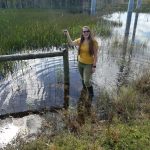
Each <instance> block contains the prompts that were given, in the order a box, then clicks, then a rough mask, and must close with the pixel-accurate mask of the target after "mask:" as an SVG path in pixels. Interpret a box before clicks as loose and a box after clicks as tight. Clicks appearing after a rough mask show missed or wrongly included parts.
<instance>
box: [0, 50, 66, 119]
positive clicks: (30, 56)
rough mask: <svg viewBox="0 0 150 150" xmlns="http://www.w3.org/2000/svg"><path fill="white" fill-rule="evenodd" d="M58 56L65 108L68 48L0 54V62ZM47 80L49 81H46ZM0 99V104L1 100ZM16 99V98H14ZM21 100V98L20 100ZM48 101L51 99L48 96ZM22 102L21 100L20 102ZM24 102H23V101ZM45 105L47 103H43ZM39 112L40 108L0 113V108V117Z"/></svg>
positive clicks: (0, 111)
mask: <svg viewBox="0 0 150 150" xmlns="http://www.w3.org/2000/svg"><path fill="white" fill-rule="evenodd" d="M58 56H62V57H63V68H64V69H63V71H64V72H63V73H64V81H63V82H64V89H63V91H64V104H63V107H64V108H67V107H68V103H69V98H68V95H69V59H68V49H67V48H64V49H63V50H62V51H59V52H58V51H57V52H41V53H30V54H12V55H1V56H0V62H7V61H17V60H29V59H38V58H50V57H58ZM47 82H49V81H47ZM0 100H1V101H3V99H2V98H1V99H0ZM1 101H0V104H2V102H1ZM16 101H17V100H16ZM21 101H22V100H21ZM49 101H51V99H50V98H49ZM21 103H22V102H21ZM24 103H25V102H24ZM45 106H47V105H45ZM0 107H1V106H0ZM49 110H50V111H51V110H54V107H53V108H49ZM29 112H30V113H31V112H32V113H40V110H35V109H34V110H26V111H22V112H20V111H19V112H16V111H14V112H11V113H7V110H5V113H2V108H0V118H6V117H8V116H10V115H11V116H14V117H15V116H16V117H17V116H22V115H23V116H24V115H27V114H28V113H29ZM21 114H22V115H21Z"/></svg>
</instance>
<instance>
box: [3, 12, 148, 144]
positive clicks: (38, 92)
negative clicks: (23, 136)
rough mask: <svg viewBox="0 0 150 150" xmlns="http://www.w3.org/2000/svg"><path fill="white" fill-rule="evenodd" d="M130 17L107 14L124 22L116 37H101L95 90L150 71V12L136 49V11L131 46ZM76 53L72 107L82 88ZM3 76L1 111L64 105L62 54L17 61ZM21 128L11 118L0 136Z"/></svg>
mask: <svg viewBox="0 0 150 150" xmlns="http://www.w3.org/2000/svg"><path fill="white" fill-rule="evenodd" d="M126 16H127V14H126V13H114V14H112V15H110V16H105V18H106V19H110V20H114V21H119V22H122V26H121V27H115V28H114V29H113V34H112V36H111V37H110V38H108V39H103V38H102V37H97V40H98V42H99V45H101V48H100V51H99V52H98V61H97V68H96V72H95V73H94V74H93V79H92V82H93V84H94V88H95V89H98V90H101V89H102V88H106V89H108V90H112V89H114V88H115V89H117V88H118V87H120V86H121V85H123V84H127V83H128V82H129V81H130V80H132V79H136V77H137V76H139V74H142V73H143V70H144V69H148V70H149V66H150V28H149V27H150V14H139V19H138V24H137V29H136V36H135V43H134V47H133V48H130V43H131V37H132V32H133V24H134V16H135V14H133V15H132V23H131V27H130V33H129V38H128V43H127V46H126V45H124V44H123V39H124V31H125V22H126ZM115 43H117V44H115ZM76 54H77V50H70V51H69V65H70V66H69V67H70V87H69V105H70V107H72V106H73V107H74V106H76V105H77V101H78V98H79V95H80V91H81V89H82V86H81V81H80V75H79V72H78V69H77V60H76ZM0 79H1V80H0V82H1V84H0V108H1V110H0V114H6V113H11V112H21V111H26V110H32V109H40V108H43V107H44V108H45V107H52V106H64V84H63V59H62V57H57V58H56V57H55V58H43V59H35V60H28V61H22V62H19V63H18V62H17V63H16V64H14V71H13V72H11V73H10V74H8V75H7V76H6V78H3V76H1V77H0ZM96 94H98V93H95V95H96ZM20 122H21V121H20ZM19 126H20V125H19ZM6 128H7V130H6ZM19 129H20V128H19V127H18V126H15V125H14V123H13V124H12V121H11V122H10V123H9V124H7V125H5V126H3V127H2V128H1V130H3V132H1V135H2V136H0V139H2V137H3V136H4V137H5V135H7V133H8V132H10V131H9V130H11V131H14V132H11V133H12V134H11V136H9V139H7V140H5V141H6V143H7V141H10V140H11V139H12V138H13V137H15V136H16V134H17V133H18V132H19ZM5 130H6V131H5ZM4 133H5V134H4ZM0 141H1V140H0ZM2 142H4V141H2ZM4 144H5V143H4Z"/></svg>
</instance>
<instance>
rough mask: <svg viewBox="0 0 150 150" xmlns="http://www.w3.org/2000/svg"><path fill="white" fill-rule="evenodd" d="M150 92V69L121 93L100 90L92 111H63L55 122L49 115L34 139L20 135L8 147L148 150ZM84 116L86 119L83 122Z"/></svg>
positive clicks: (8, 149)
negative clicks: (23, 137) (58, 120)
mask: <svg viewBox="0 0 150 150" xmlns="http://www.w3.org/2000/svg"><path fill="white" fill-rule="evenodd" d="M149 94H150V72H146V73H145V74H144V75H142V76H139V78H138V79H137V80H136V81H133V82H132V83H130V84H129V85H128V86H126V87H122V88H121V89H120V91H119V92H118V94H116V93H115V92H112V93H110V92H109V94H108V92H107V91H105V90H104V91H101V94H100V96H99V97H97V104H96V105H95V106H93V107H92V111H91V114H89V115H88V114H87V113H83V114H82V115H81V111H82V112H85V111H83V110H81V109H80V112H75V111H70V110H68V111H60V112H59V115H60V118H61V121H60V122H59V123H58V122H57V123H56V120H55V121H54V120H52V119H51V118H49V119H48V118H47V117H46V120H45V122H44V123H43V126H42V129H41V132H40V133H39V135H38V136H37V138H36V139H35V140H31V141H30V140H29V141H27V140H26V139H22V138H20V139H19V140H18V139H17V140H15V141H14V143H13V144H10V145H8V146H7V147H6V148H5V149H6V150H10V149H11V150H16V149H22V150H34V149H35V150H36V149H38V150H43V149H44V150H72V149H76V150H87V149H89V150H110V149H111V150H122V149H124V150H149V147H150V143H149V141H150V133H149V132H148V131H149V130H150V120H149V119H150V111H149V110H150V109H149V108H150V103H149V102H150V95H149ZM102 107H103V109H101V108H102ZM82 108H83V107H82ZM83 109H86V108H83ZM100 110H103V114H102V113H101V112H100ZM81 118H82V119H85V120H84V121H83V120H82V121H83V122H82V123H81V122H79V119H80V121H81ZM54 122H55V123H54ZM60 126H61V128H60Z"/></svg>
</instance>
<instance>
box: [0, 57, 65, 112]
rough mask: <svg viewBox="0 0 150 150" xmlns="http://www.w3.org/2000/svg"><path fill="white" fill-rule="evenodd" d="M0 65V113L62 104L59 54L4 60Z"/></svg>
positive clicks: (61, 71) (61, 77) (61, 65)
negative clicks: (48, 56) (55, 55)
mask: <svg viewBox="0 0 150 150" xmlns="http://www.w3.org/2000/svg"><path fill="white" fill-rule="evenodd" d="M1 67H2V73H1V74H2V75H1V81H0V82H1V84H0V108H1V109H0V114H9V113H12V112H13V113H14V112H22V111H27V110H34V109H37V110H38V109H41V108H50V107H54V106H55V107H62V106H63V103H64V99H63V97H64V90H63V89H64V71H63V70H64V69H63V57H62V56H59V57H53V58H41V59H31V60H22V61H15V62H5V63H3V64H2V66H1ZM6 68H7V72H6V71H5V70H6ZM4 72H5V74H4Z"/></svg>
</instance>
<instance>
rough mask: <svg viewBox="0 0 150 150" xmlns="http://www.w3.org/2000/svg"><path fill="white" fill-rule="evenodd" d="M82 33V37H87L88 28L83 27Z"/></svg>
mask: <svg viewBox="0 0 150 150" xmlns="http://www.w3.org/2000/svg"><path fill="white" fill-rule="evenodd" d="M82 34H83V37H84V38H86V39H87V38H88V37H89V35H90V30H89V29H88V28H83V29H82Z"/></svg>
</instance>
